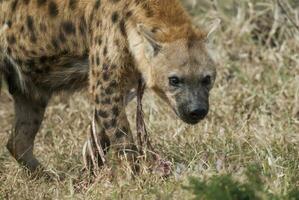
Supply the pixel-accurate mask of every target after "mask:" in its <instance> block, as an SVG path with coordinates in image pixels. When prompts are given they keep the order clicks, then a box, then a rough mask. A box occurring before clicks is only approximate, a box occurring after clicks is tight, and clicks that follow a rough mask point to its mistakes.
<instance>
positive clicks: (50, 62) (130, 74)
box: [0, 0, 215, 171]
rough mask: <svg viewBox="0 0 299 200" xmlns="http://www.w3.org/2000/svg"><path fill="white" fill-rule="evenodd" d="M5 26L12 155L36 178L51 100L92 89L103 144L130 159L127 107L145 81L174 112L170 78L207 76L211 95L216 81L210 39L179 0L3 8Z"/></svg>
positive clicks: (29, 1)
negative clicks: (38, 139) (37, 144)
mask: <svg viewBox="0 0 299 200" xmlns="http://www.w3.org/2000/svg"><path fill="white" fill-rule="evenodd" d="M0 26H2V27H3V28H1V31H0V77H1V76H2V75H1V73H2V74H3V76H4V78H5V80H6V81H7V83H8V85H9V91H10V93H11V94H12V96H13V97H14V99H15V112H16V119H15V130H14V133H13V134H12V135H11V137H10V139H9V142H8V145H7V147H8V149H9V151H10V152H11V154H12V155H13V156H14V157H15V158H16V159H17V160H18V162H19V163H21V164H22V165H24V166H26V167H28V168H29V169H31V170H33V171H34V170H35V169H36V168H37V167H38V166H39V163H38V161H37V160H36V159H35V157H34V156H33V153H32V152H33V143H34V138H35V135H36V133H37V131H38V129H39V126H40V124H41V122H42V119H43V113H44V111H45V108H46V106H47V103H48V100H49V99H50V97H51V96H52V95H53V94H54V93H56V92H58V91H61V90H77V89H79V88H83V87H85V86H88V87H89V90H90V94H91V99H92V102H93V103H92V105H91V106H92V107H93V109H94V110H95V113H96V120H97V128H98V130H101V131H99V134H100V138H102V139H103V138H105V141H106V142H103V141H101V143H105V144H108V143H109V145H110V144H113V146H115V147H117V150H118V151H122V152H124V151H125V152H126V149H129V151H128V152H127V153H130V152H132V150H133V151H134V150H135V149H136V147H135V145H134V141H133V136H132V134H131V131H130V128H129V123H128V120H127V117H126V113H125V106H126V103H125V100H124V99H125V97H126V95H127V94H128V92H129V91H131V90H132V89H134V88H135V87H137V83H138V81H139V80H140V79H144V81H145V83H146V84H147V86H148V87H149V88H151V89H153V90H154V91H155V92H156V93H157V94H158V95H159V96H161V97H162V98H163V99H164V100H165V101H166V102H167V103H169V105H171V106H172V107H173V108H174V110H176V109H175V107H177V104H178V103H180V102H179V98H177V97H175V95H176V94H178V93H179V92H178V90H176V91H175V89H174V88H171V87H169V86H166V85H167V84H168V77H167V76H168V73H169V72H170V71H173V72H181V73H183V74H185V75H188V76H190V77H191V75H192V80H194V81H193V82H192V81H191V82H192V84H193V85H195V83H196V84H197V83H198V84H201V82H200V81H199V79H203V78H202V77H204V76H209V78H210V79H211V83H209V84H210V85H209V86H207V88H205V89H202V90H205V91H207V92H208V90H210V88H211V87H212V83H213V81H214V80H215V69H214V65H213V62H212V61H211V59H209V55H208V54H207V51H206V47H205V41H206V35H207V34H206V33H205V32H204V31H202V30H200V29H197V28H195V27H194V26H193V25H192V23H191V19H190V17H189V15H188V14H187V13H186V12H185V10H184V9H183V8H182V6H181V4H180V3H179V1H178V0H163V1H161V0H90V1H86V0H23V1H18V0H2V1H0ZM167 56H168V58H166V57H167ZM182 62H183V63H182ZM179 64H180V66H179ZM183 64H185V65H186V66H181V65H183ZM162 75H163V77H162ZM193 75H198V77H195V76H194V77H193ZM199 77H200V78H199ZM210 79H209V80H210ZM174 91H175V92H174ZM207 92H205V93H203V94H205V95H206V93H207ZM190 94H191V93H190ZM192 94H195V95H199V93H196V92H195V93H194V92H193V93H192ZM183 96H184V95H183ZM187 96H188V95H185V97H186V98H187ZM196 97H197V96H196ZM186 98H185V99H186ZM192 98H193V97H192ZM192 98H191V99H192ZM180 99H183V98H180ZM191 99H190V98H189V100H188V101H190V102H191V103H192V101H191ZM178 111H180V110H178ZM103 140H104V139H103ZM107 140H108V142H107Z"/></svg>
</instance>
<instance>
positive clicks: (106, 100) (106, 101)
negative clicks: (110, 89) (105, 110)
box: [101, 97, 111, 105]
mask: <svg viewBox="0 0 299 200" xmlns="http://www.w3.org/2000/svg"><path fill="white" fill-rule="evenodd" d="M101 104H103V105H109V104H111V99H110V98H108V97H107V98H105V99H103V100H102V101H101Z"/></svg>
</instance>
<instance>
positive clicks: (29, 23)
mask: <svg viewBox="0 0 299 200" xmlns="http://www.w3.org/2000/svg"><path fill="white" fill-rule="evenodd" d="M26 25H27V28H28V30H29V31H30V32H34V22H33V18H32V16H30V15H28V16H27V18H26Z"/></svg>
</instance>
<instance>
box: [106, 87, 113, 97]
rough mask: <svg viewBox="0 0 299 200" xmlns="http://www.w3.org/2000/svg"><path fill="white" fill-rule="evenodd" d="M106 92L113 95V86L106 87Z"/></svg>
mask: <svg viewBox="0 0 299 200" xmlns="http://www.w3.org/2000/svg"><path fill="white" fill-rule="evenodd" d="M105 93H106V94H107V95H111V94H113V88H111V87H107V88H106V89H105Z"/></svg>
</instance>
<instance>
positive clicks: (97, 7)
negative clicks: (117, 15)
mask: <svg viewBox="0 0 299 200" xmlns="http://www.w3.org/2000/svg"><path fill="white" fill-rule="evenodd" d="M100 6H101V0H96V3H95V5H94V8H95V9H99V8H100Z"/></svg>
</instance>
